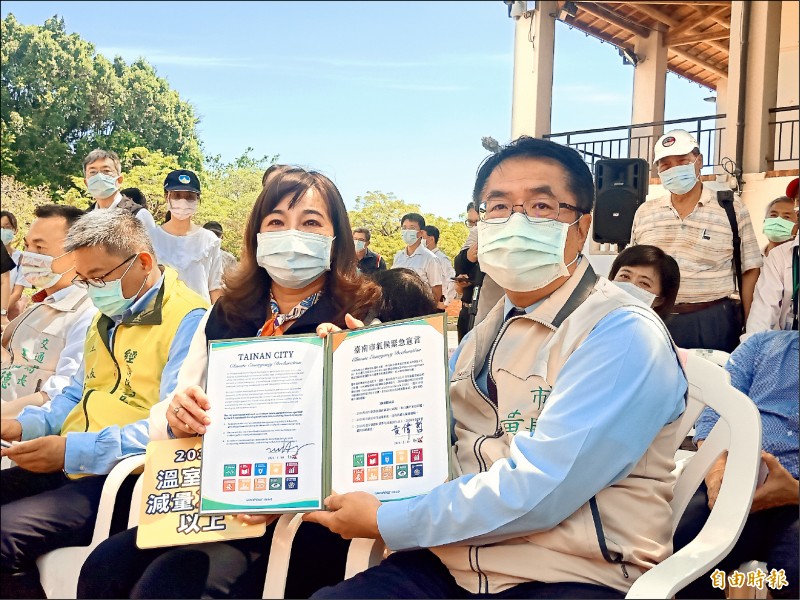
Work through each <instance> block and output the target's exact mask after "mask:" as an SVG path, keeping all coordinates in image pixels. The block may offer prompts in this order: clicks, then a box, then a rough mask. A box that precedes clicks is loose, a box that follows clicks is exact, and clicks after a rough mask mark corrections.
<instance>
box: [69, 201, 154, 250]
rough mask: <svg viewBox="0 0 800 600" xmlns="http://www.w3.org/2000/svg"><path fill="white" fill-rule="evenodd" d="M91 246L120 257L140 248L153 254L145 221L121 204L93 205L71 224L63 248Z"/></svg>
mask: <svg viewBox="0 0 800 600" xmlns="http://www.w3.org/2000/svg"><path fill="white" fill-rule="evenodd" d="M92 246H101V247H102V248H103V249H104V250H106V251H107V252H109V253H110V254H114V255H116V256H119V257H120V258H127V257H129V256H130V255H131V254H137V253H139V252H149V253H150V254H152V255H153V256H154V257H155V255H156V252H155V250H154V249H153V242H151V241H150V236H148V235H147V229H145V226H144V224H143V223H142V222H141V221H140V220H139V219H137V218H136V217H135V216H134V215H133V213H131V212H130V211H128V210H124V209H121V208H105V209H103V208H101V209H95V210H93V211H90V212H88V213H86V214H85V215H84V216H82V217H81V218H80V219H78V220H77V222H76V223H75V224H74V225H73V226H72V227H71V228H70V230H69V233H68V234H67V239H66V241H65V242H64V250H65V251H66V252H72V251H73V250H77V249H78V248H87V247H92Z"/></svg>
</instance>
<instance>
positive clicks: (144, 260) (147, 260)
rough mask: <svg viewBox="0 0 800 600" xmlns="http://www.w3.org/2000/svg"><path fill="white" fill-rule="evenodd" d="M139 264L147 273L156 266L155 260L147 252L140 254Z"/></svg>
mask: <svg viewBox="0 0 800 600" xmlns="http://www.w3.org/2000/svg"><path fill="white" fill-rule="evenodd" d="M139 262H140V263H141V264H142V268H143V269H144V270H145V271H147V272H150V271H152V270H153V268H154V267H155V266H156V259H155V257H154V256H153V255H152V254H150V253H149V252H140V253H139Z"/></svg>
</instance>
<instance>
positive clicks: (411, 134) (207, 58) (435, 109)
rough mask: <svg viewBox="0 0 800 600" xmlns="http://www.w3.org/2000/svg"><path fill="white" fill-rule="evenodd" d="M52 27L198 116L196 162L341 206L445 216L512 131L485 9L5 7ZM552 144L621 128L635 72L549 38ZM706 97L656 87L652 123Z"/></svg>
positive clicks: (612, 55)
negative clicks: (203, 156)
mask: <svg viewBox="0 0 800 600" xmlns="http://www.w3.org/2000/svg"><path fill="white" fill-rule="evenodd" d="M9 12H10V13H13V14H14V16H15V17H16V18H17V19H18V20H19V21H21V22H22V23H25V24H42V23H43V22H44V20H45V19H46V18H48V17H50V16H53V15H54V14H58V15H60V16H62V17H63V18H64V20H65V23H66V28H67V31H68V32H76V33H78V34H79V35H80V36H81V37H82V38H84V39H86V40H88V41H90V42H92V43H93V44H94V45H95V47H96V49H97V51H99V52H101V53H103V54H105V55H106V56H108V57H109V58H112V57H113V55H116V54H119V55H120V56H122V57H123V58H124V59H125V60H127V61H129V62H130V61H132V60H135V59H136V58H138V57H139V56H143V57H145V58H146V59H147V60H148V61H149V62H150V63H151V64H153V65H154V66H155V67H156V70H157V72H158V74H159V75H160V76H162V77H165V78H166V79H167V80H168V81H169V83H170V85H171V86H172V87H173V88H174V89H176V90H177V91H178V92H179V93H180V95H181V97H183V98H184V99H186V100H189V101H190V102H192V103H193V104H194V106H195V108H196V112H197V114H198V115H199V116H200V118H201V122H200V125H199V133H200V138H201V140H202V141H203V144H204V149H205V152H206V153H207V154H221V155H222V157H223V159H224V160H231V159H233V158H235V157H237V156H238V155H240V154H241V153H242V152H243V151H244V150H245V149H246V148H247V147H248V146H252V147H253V148H254V149H255V153H254V154H255V155H256V156H261V155H265V154H267V155H273V154H279V155H280V161H281V162H287V163H296V164H300V165H304V166H308V167H311V168H315V169H318V170H321V171H323V172H324V173H326V174H327V175H329V176H330V177H331V178H332V179H333V180H334V181H335V182H336V184H337V185H338V186H339V189H340V190H341V192H342V195H343V197H344V198H345V201H346V202H347V204H348V206H350V207H352V204H353V200H354V199H355V197H356V196H358V195H363V194H364V193H366V192H367V191H370V190H381V191H384V192H394V193H395V195H397V196H398V197H399V198H402V199H404V200H406V201H407V202H414V203H418V204H420V205H421V206H422V209H423V210H424V211H426V212H432V213H434V214H438V215H441V216H444V217H448V218H457V217H458V215H459V214H460V213H462V212H463V210H464V206H465V205H466V203H467V202H468V201H469V199H470V194H471V191H472V184H473V181H474V175H475V171H476V169H477V167H478V164H479V163H480V161H481V160H483V158H484V157H485V156H486V151H485V150H484V149H483V148H482V147H481V143H480V140H481V137H482V136H486V135H491V136H493V137H495V138H496V139H497V140H499V141H500V142H501V143H502V142H506V141H508V139H509V136H510V129H511V83H512V71H513V43H514V27H513V22H512V20H511V19H509V18H508V16H507V12H506V7H505V5H504V4H503V3H502V2H500V1H499V0H493V1H484V2H319V1H318V2H308V1H306V2H225V3H222V2H191V3H189V2H103V3H96V2H19V1H16V2H15V1H11V0H10V1H4V2H3V4H2V16H3V17H5V16H6V15H7V14H8V13H9ZM556 27H557V31H556V62H555V74H554V83H553V94H554V96H553V118H552V121H553V125H552V128H553V131H566V130H573V129H584V128H593V127H608V126H613V125H622V124H625V123H628V122H629V120H630V114H631V91H632V87H633V67H630V66H624V65H623V64H622V59H621V58H620V57H619V55H618V53H617V50H616V48H614V47H612V46H610V45H609V44H601V43H600V41H599V40H596V39H594V38H591V37H587V36H586V35H584V34H583V33H582V32H580V31H577V30H571V29H570V28H569V27H567V26H566V25H565V24H563V23H557V25H556ZM711 94H712V92H711V90H708V89H705V88H702V87H700V86H698V85H697V84H695V83H692V82H689V81H686V80H684V79H680V78H678V77H677V76H675V75H672V74H670V75H669V76H668V80H667V105H666V116H665V118H666V119H670V118H680V117H691V116H698V115H708V114H713V113H714V105H713V104H709V103H707V102H703V101H702V98H704V97H706V96H709V95H711Z"/></svg>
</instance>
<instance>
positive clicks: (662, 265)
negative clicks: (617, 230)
mask: <svg viewBox="0 0 800 600" xmlns="http://www.w3.org/2000/svg"><path fill="white" fill-rule="evenodd" d="M641 266H650V267H654V268H655V270H656V272H657V273H658V275H659V277H660V278H661V295H660V296H659V297H660V298H661V299H662V300H663V301H662V303H661V304H660V305H658V306H654V307H653V310H654V311H656V314H658V316H659V317H661V318H662V319H663V320H666V319H667V318H668V317H669V315H670V313H671V312H672V307H673V306H675V298H677V296H678V288H680V286H681V271H680V269H679V268H678V263H677V262H676V261H675V259H674V258H672V257H671V256H670V255H669V254H667V253H666V252H664V251H663V250H662V249H661V248H658V247H657V246H650V245H647V244H642V245H641V246H628V247H627V248H625V250H623V251H622V252H620V253H619V254H617V257H616V258H615V259H614V262H613V263H612V264H611V270H610V271H609V272H608V278H609V279H611V280H612V281H613V280H614V278H615V277H616V276H617V273H618V272H619V270H620V269H621V268H622V267H641Z"/></svg>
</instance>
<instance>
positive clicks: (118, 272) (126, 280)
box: [0, 209, 208, 598]
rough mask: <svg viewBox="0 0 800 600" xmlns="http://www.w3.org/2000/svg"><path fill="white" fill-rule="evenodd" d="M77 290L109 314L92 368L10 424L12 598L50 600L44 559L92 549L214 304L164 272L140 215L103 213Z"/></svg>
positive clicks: (0, 483)
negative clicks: (115, 483)
mask: <svg viewBox="0 0 800 600" xmlns="http://www.w3.org/2000/svg"><path fill="white" fill-rule="evenodd" d="M64 249H65V250H66V251H67V252H72V253H73V256H74V259H75V278H74V279H73V284H74V285H76V286H78V287H83V288H85V289H86V290H87V293H88V295H89V297H90V298H91V300H92V303H93V304H94V305H95V306H96V307H97V309H98V311H99V313H98V314H97V316H96V317H95V318H94V320H93V321H92V324H91V325H90V326H89V330H88V332H87V335H86V343H85V347H84V356H83V365H82V368H80V369H79V371H78V373H76V375H75V376H74V377H73V379H72V382H71V383H70V385H68V386H67V387H66V388H65V389H64V391H63V392H62V393H61V394H59V395H57V396H56V397H55V398H53V399H52V401H51V402H50V403H49V404H46V405H44V406H41V407H38V406H36V407H34V406H29V407H27V408H25V409H24V410H23V411H22V412H21V413H20V414H19V416H18V417H17V418H16V419H3V420H2V422H1V426H2V431H0V436H1V437H2V438H3V440H5V441H8V442H12V445H11V447H9V448H3V450H2V454H3V456H8V457H9V458H11V459H12V460H14V461H15V462H16V463H17V465H18V466H16V467H14V468H11V469H7V470H3V471H2V474H1V475H0V477H1V479H0V501H1V503H2V527H0V539H1V544H2V551H0V560H1V561H2V562H1V563H0V576H1V577H2V589H3V594H4V595H7V596H9V597H18V598H19V597H38V598H43V597H44V595H43V590H42V589H41V586H40V585H39V578H38V572H37V570H36V563H35V561H36V559H37V558H38V557H39V556H41V555H43V554H45V553H47V552H49V551H51V550H54V549H56V548H60V547H64V546H80V545H87V544H88V543H89V542H90V541H91V535H92V531H93V528H94V522H95V517H96V511H97V507H98V504H99V501H100V495H101V492H102V487H103V483H104V480H105V475H106V474H108V473H109V472H110V471H111V469H112V468H113V467H114V465H115V464H116V463H118V462H119V461H120V460H122V459H123V458H125V457H126V456H130V455H132V454H139V453H142V452H144V450H145V446H146V445H147V441H148V438H149V435H148V425H147V418H148V415H149V413H150V408H151V407H152V406H153V405H154V404H156V403H158V402H160V401H162V400H163V399H164V398H165V397H166V396H167V395H168V394H169V393H170V392H171V391H172V389H173V388H174V387H175V383H176V381H177V374H178V370H179V368H180V366H181V364H182V362H183V360H184V358H185V356H186V353H187V351H188V349H189V343H190V341H191V339H192V336H193V335H194V332H195V330H196V329H197V325H198V323H199V322H200V320H201V319H202V317H203V315H204V313H205V310H206V309H207V308H208V303H207V302H206V301H205V300H203V299H202V298H201V297H200V296H199V295H197V294H196V293H195V292H193V291H191V290H190V289H189V288H188V287H186V285H185V284H184V283H183V282H181V281H178V279H177V275H176V273H175V271H173V270H172V269H170V268H168V267H163V266H161V265H159V264H158V263H157V261H156V256H155V252H154V251H153V246H152V243H151V242H150V238H149V237H148V235H147V232H146V230H145V226H144V225H143V224H142V223H141V221H139V220H138V219H137V218H136V217H135V216H133V215H132V214H131V213H130V212H129V211H126V210H123V209H108V210H102V211H92V212H91V213H89V214H87V215H85V216H84V217H81V218H80V219H79V220H78V222H77V223H76V224H75V225H74V226H73V227H72V229H71V230H70V232H69V234H68V236H67V240H66V243H65V245H64Z"/></svg>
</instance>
